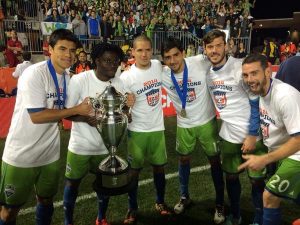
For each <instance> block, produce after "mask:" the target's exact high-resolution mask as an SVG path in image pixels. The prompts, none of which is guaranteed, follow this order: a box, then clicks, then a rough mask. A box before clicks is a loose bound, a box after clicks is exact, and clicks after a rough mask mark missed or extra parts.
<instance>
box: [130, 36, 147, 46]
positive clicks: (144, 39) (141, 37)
mask: <svg viewBox="0 0 300 225" xmlns="http://www.w3.org/2000/svg"><path fill="white" fill-rule="evenodd" d="M138 41H147V42H149V43H150V45H151V48H152V42H151V39H150V38H148V37H147V36H146V35H145V34H141V35H139V36H137V37H135V38H134V40H133V43H132V46H133V48H134V47H135V44H136V42H138Z"/></svg>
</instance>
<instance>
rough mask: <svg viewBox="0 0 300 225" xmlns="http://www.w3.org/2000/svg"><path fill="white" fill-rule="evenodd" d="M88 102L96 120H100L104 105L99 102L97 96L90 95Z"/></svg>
mask: <svg viewBox="0 0 300 225" xmlns="http://www.w3.org/2000/svg"><path fill="white" fill-rule="evenodd" d="M90 102H91V104H92V107H93V109H94V111H95V117H96V119H97V120H99V119H100V120H102V118H103V115H104V107H103V104H101V101H100V100H99V99H98V98H92V97H90Z"/></svg>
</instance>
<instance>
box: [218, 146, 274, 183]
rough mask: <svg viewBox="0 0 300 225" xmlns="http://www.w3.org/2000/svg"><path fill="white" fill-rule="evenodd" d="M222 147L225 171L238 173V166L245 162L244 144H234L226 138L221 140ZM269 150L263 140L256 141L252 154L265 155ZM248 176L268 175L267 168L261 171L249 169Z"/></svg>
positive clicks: (261, 176)
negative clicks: (243, 155) (243, 154)
mask: <svg viewBox="0 0 300 225" xmlns="http://www.w3.org/2000/svg"><path fill="white" fill-rule="evenodd" d="M219 146H220V149H221V159H222V168H223V171H224V172H225V173H229V174H237V173H239V171H238V166H239V165H240V164H241V163H243V161H244V160H243V158H242V150H241V148H242V144H234V143H231V142H228V141H225V140H221V142H220V145H219ZM267 152H268V149H267V147H266V146H264V144H263V142H262V140H260V141H258V142H256V148H255V151H253V152H252V153H251V154H254V155H263V154H266V153H267ZM247 172H248V176H249V177H250V178H254V179H255V178H263V177H265V176H266V169H262V170H260V171H254V170H247Z"/></svg>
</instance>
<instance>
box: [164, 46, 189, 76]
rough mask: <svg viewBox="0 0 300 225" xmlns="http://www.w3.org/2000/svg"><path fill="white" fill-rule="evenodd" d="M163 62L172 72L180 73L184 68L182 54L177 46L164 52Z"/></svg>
mask: <svg viewBox="0 0 300 225" xmlns="http://www.w3.org/2000/svg"><path fill="white" fill-rule="evenodd" d="M163 60H164V63H165V64H166V65H167V66H168V67H169V68H170V69H171V70H172V71H173V72H174V73H180V72H182V71H183V69H184V56H183V52H181V51H180V50H179V49H178V48H172V49H170V50H169V51H166V52H164V56H163Z"/></svg>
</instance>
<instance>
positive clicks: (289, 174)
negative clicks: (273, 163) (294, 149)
mask: <svg viewBox="0 0 300 225" xmlns="http://www.w3.org/2000/svg"><path fill="white" fill-rule="evenodd" d="M266 189H267V190H268V191H269V192H271V193H272V194H274V195H276V196H278V197H281V198H287V199H292V200H295V201H297V203H298V204H299V200H300V162H299V161H297V160H294V159H289V158H286V159H283V160H282V161H280V162H279V163H278V169H277V170H276V172H275V174H274V175H273V176H272V177H271V178H270V179H269V181H268V183H267V184H266Z"/></svg>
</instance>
